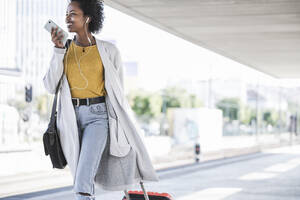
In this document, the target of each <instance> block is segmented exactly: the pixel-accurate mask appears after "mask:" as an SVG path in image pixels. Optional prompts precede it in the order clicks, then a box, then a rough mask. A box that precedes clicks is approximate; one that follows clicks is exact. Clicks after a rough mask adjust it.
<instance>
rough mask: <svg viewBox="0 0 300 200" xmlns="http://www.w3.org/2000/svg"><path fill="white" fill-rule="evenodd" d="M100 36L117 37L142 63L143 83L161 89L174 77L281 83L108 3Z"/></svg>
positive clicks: (126, 54)
mask: <svg viewBox="0 0 300 200" xmlns="http://www.w3.org/2000/svg"><path fill="white" fill-rule="evenodd" d="M98 37H100V38H102V39H105V40H116V41H117V46H118V48H119V49H120V52H121V56H122V59H123V61H136V62H137V63H138V65H139V74H138V78H139V84H141V87H143V88H146V89H148V90H157V89H160V88H162V87H164V86H165V85H166V83H167V82H168V81H169V80H171V81H172V82H174V80H175V81H176V80H180V79H193V80H204V79H209V78H210V76H212V78H217V79H219V78H222V79H243V80H244V81H246V82H251V83H253V84H255V83H256V82H257V79H258V78H259V79H260V82H263V83H264V84H268V85H269V84H270V85H273V84H277V83H278V82H277V81H276V80H274V79H273V78H272V77H270V76H268V75H266V74H263V73H260V72H258V71H256V70H254V69H251V68H248V67H246V66H244V65H241V64H239V63H237V62H235V61H232V60H230V59H228V58H225V57H223V56H221V55H217V54H215V53H214V52H211V51H209V50H206V49H203V48H201V47H199V46H196V45H194V44H192V43H190V42H188V41H185V40H183V39H181V38H178V37H177V36H174V35H171V34H169V33H167V32H165V31H163V30H160V29H158V28H155V27H153V26H151V25H148V24H146V23H144V22H141V21H139V20H137V19H135V18H133V17H131V16H128V15H126V14H124V13H121V12H119V11H117V10H115V9H112V8H110V7H108V6H106V7H105V23H104V26H103V29H102V32H101V33H100V34H99V35H98ZM281 82H283V83H286V85H287V86H288V85H290V86H294V85H300V82H299V80H294V81H293V82H290V81H281Z"/></svg>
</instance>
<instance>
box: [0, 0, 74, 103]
mask: <svg viewBox="0 0 300 200" xmlns="http://www.w3.org/2000/svg"><path fill="white" fill-rule="evenodd" d="M67 3H68V2H67V1H61V0H43V1H40V0H26V1H21V0H1V1H0V18H1V25H0V26H1V29H0V41H1V49H0V76H1V77H3V78H1V79H0V88H1V98H0V103H2V104H6V103H7V101H9V100H10V99H15V98H17V97H18V96H20V95H22V98H23V97H24V94H25V92H24V88H25V85H26V84H28V83H30V84H32V85H33V94H34V95H39V94H41V93H43V92H44V87H43V85H42V82H41V81H42V76H43V74H44V73H45V70H46V69H47V67H48V65H49V61H50V57H51V54H52V45H51V39H50V34H49V33H48V32H47V31H46V30H45V29H44V28H43V27H44V24H45V23H46V21H47V20H48V19H53V20H54V21H55V22H57V23H58V24H59V25H61V26H63V25H64V17H65V8H66V6H67Z"/></svg>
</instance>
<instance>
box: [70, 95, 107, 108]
mask: <svg viewBox="0 0 300 200" xmlns="http://www.w3.org/2000/svg"><path fill="white" fill-rule="evenodd" d="M102 102H105V96H101V97H94V98H85V99H79V98H72V103H73V105H74V106H81V105H87V106H88V105H91V104H95V103H102Z"/></svg>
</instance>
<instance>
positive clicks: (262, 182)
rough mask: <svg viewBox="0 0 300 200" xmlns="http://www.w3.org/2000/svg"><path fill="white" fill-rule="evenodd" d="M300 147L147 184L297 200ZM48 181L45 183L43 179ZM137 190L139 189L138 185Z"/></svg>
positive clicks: (57, 194) (61, 198) (42, 195)
mask: <svg viewBox="0 0 300 200" xmlns="http://www.w3.org/2000/svg"><path fill="white" fill-rule="evenodd" d="M299 171H300V147H299V146H292V147H282V148H277V149H272V150H268V151H264V152H262V153H256V154H249V155H245V156H238V157H235V158H227V159H220V160H215V161H207V162H203V163H201V164H189V165H186V166H184V167H177V168H173V169H165V170H160V171H158V175H159V177H160V181H159V182H157V183H145V184H144V185H145V187H146V190H147V191H154V192H168V193H170V194H171V195H172V196H173V197H174V199H176V200H194V199H199V200H200V199H203V200H204V199H205V200H242V199H246V200H296V199H297V200H298V199H299V198H300V173H299ZM43 181H45V180H43ZM136 189H137V190H140V188H139V187H138V186H137V187H136ZM123 195H124V194H123V192H122V191H117V192H110V191H103V190H101V189H100V188H97V189H96V196H97V199H99V200H112V199H119V200H121V199H122V197H123ZM1 199H6V200H19V199H28V200H50V199H51V200H52V199H56V200H71V199H74V198H73V194H72V187H71V186H69V187H64V188H58V189H53V190H47V191H42V192H35V193H29V194H23V195H16V196H12V197H6V198H1Z"/></svg>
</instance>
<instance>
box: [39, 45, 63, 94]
mask: <svg viewBox="0 0 300 200" xmlns="http://www.w3.org/2000/svg"><path fill="white" fill-rule="evenodd" d="M65 52H66V49H61V48H56V47H54V51H53V55H52V58H51V61H50V66H49V69H48V71H47V72H46V74H45V76H44V78H43V82H44V86H45V88H46V90H47V91H48V92H49V93H51V94H55V90H56V87H57V84H58V81H59V80H60V78H61V75H62V73H63V71H64V66H63V59H64V55H65Z"/></svg>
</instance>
